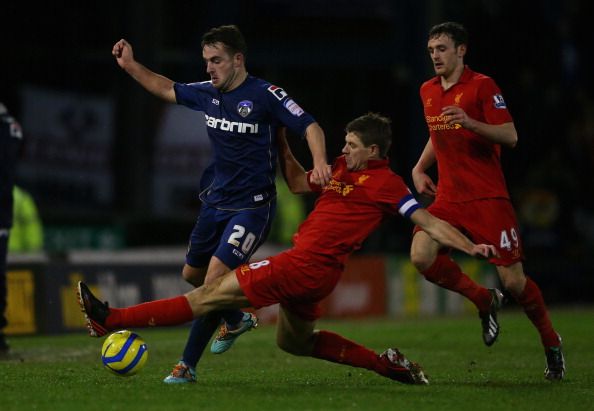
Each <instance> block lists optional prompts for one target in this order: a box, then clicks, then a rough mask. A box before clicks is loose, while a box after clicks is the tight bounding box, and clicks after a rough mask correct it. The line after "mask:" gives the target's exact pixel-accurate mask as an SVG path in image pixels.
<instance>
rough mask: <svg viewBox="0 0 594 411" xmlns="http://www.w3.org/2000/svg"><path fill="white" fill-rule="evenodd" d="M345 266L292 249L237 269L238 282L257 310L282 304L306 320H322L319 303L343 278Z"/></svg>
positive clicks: (329, 259)
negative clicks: (341, 277)
mask: <svg viewBox="0 0 594 411" xmlns="http://www.w3.org/2000/svg"><path fill="white" fill-rule="evenodd" d="M343 268H344V267H343V266H342V264H340V263H338V262H337V261H336V260H334V259H331V258H328V257H324V256H318V255H316V254H312V253H308V252H304V251H300V250H296V249H291V250H288V251H285V252H283V253H281V254H278V255H276V256H274V257H270V258H268V259H266V260H261V261H256V262H254V263H251V264H244V265H242V266H240V267H238V268H237V269H236V270H235V274H236V276H237V280H238V281H239V285H240V287H241V289H242V291H243V293H244V294H245V295H246V297H247V298H248V300H249V302H250V304H251V305H252V306H253V307H254V308H261V307H266V306H269V305H272V304H276V303H280V304H281V305H282V306H283V307H284V308H286V309H287V310H289V311H290V312H292V313H293V314H296V315H297V316H299V317H300V318H302V319H304V320H306V321H315V320H316V319H318V318H319V317H320V307H319V302H320V301H321V300H322V299H324V298H325V297H327V296H328V295H329V294H330V293H331V292H332V290H334V287H336V284H337V283H338V280H339V279H340V276H341V274H342V271H343Z"/></svg>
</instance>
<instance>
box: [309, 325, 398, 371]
mask: <svg viewBox="0 0 594 411" xmlns="http://www.w3.org/2000/svg"><path fill="white" fill-rule="evenodd" d="M311 356H312V357H314V358H320V359H322V360H326V361H331V362H335V363H339V364H347V365H350V366H352V367H359V368H366V369H368V370H371V371H376V372H378V373H379V374H382V375H384V374H385V373H386V372H387V370H386V367H385V366H384V365H383V364H382V363H381V362H380V361H379V356H378V355H377V354H376V353H375V352H373V351H372V350H370V349H368V348H366V347H363V346H362V345H359V344H357V343H355V342H353V341H350V340H347V339H346V338H344V337H342V336H340V335H338V334H335V333H333V332H330V331H318V332H317V336H316V342H315V345H314V349H313V352H312V354H311Z"/></svg>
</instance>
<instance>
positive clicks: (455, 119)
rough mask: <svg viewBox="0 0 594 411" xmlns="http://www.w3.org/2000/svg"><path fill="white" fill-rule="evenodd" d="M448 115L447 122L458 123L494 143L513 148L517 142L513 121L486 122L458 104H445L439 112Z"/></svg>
mask: <svg viewBox="0 0 594 411" xmlns="http://www.w3.org/2000/svg"><path fill="white" fill-rule="evenodd" d="M441 114H442V115H444V116H448V117H449V119H448V121H447V123H448V124H451V125H454V124H460V125H461V126H462V127H464V128H465V129H467V130H470V131H472V132H474V133H476V134H478V135H480V136H481V137H483V138H485V139H487V140H489V141H490V142H492V143H495V144H501V145H504V146H508V147H510V148H513V147H515V146H516V144H517V143H518V133H517V132H516V126H515V125H514V123H513V122H511V121H510V122H508V123H503V124H488V123H483V122H482V121H479V120H476V119H474V118H472V117H470V116H469V115H468V114H466V112H465V111H464V110H463V109H462V108H461V107H458V106H445V107H444V108H443V110H442V112H441Z"/></svg>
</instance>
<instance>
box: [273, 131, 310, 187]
mask: <svg viewBox="0 0 594 411" xmlns="http://www.w3.org/2000/svg"><path fill="white" fill-rule="evenodd" d="M286 131H287V129H286V128H284V127H281V128H279V129H278V132H277V134H276V141H277V144H278V159H279V163H280V167H281V171H282V173H283V176H284V177H285V181H286V182H287V186H288V187H289V190H291V193H293V194H303V193H308V192H310V191H311V188H310V187H309V184H308V183H307V173H306V171H305V169H304V168H303V166H302V165H301V163H299V161H297V159H296V158H295V156H294V155H293V152H292V151H291V147H289V143H288V142H287V136H286Z"/></svg>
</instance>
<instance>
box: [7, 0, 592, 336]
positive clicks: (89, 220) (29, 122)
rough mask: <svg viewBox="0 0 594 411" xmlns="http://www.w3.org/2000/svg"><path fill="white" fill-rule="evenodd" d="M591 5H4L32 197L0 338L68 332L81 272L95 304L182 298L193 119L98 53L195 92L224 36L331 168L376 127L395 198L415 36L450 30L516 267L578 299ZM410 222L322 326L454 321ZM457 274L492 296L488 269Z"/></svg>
mask: <svg viewBox="0 0 594 411" xmlns="http://www.w3.org/2000/svg"><path fill="white" fill-rule="evenodd" d="M32 4H34V6H32ZM593 7H594V6H592V3H591V2H589V1H585V0H568V1H561V0H557V1H556V0H543V1H534V2H533V1H529V2H519V3H518V2H513V1H511V0H501V1H495V0H492V1H489V0H482V1H477V0H458V1H443V0H418V1H415V0H406V1H390V0H365V1H360V0H352V1H348V0H335V1H309V0H305V1H300V2H296V1H287V0H279V1H271V0H255V1H247V0H246V1H236V0H228V1H221V2H216V1H209V2H207V1H164V0H146V1H143V2H135V1H118V2H115V1H114V2H111V1H107V2H71V1H54V2H51V4H49V3H47V2H46V3H44V4H38V3H31V2H28V1H20V2H17V1H8V2H4V3H3V5H2V15H3V17H4V18H3V20H4V21H5V23H3V26H2V27H0V30H2V42H3V49H4V54H3V58H2V72H3V73H4V74H3V76H2V77H3V79H2V82H1V83H0V101H3V102H4V103H5V104H6V105H7V107H8V108H9V110H10V111H11V112H12V113H13V114H14V115H15V116H16V117H17V118H18V119H19V120H20V121H21V123H22V125H23V128H24V131H25V136H26V145H25V151H24V158H23V160H22V163H21V167H20V169H19V174H18V184H19V186H21V187H23V188H24V189H26V190H27V191H28V192H29V193H30V194H31V195H32V196H33V198H34V199H35V202H36V204H37V206H38V209H39V213H40V216H41V220H42V222H43V229H44V248H43V250H41V251H39V252H36V253H12V254H11V255H10V256H9V264H10V274H9V317H10V319H11V326H10V327H11V328H9V329H8V330H7V331H8V332H9V333H30V332H48V331H56V330H71V329H78V328H80V326H81V324H80V322H81V320H80V315H79V313H78V311H77V308H76V306H75V304H74V299H73V294H72V289H73V287H72V285H73V284H74V283H75V282H76V281H77V280H78V279H80V278H85V279H86V280H87V281H89V282H90V283H91V284H95V286H96V287H97V290H98V292H99V293H100V294H101V295H102V296H103V297H104V298H106V299H109V300H110V302H112V304H113V305H119V304H130V303H134V302H138V301H140V300H142V299H146V298H154V297H164V296H167V295H169V294H172V293H178V292H179V291H181V290H184V289H185V285H184V284H182V283H181V280H179V278H178V277H179V274H178V273H179V271H180V268H181V265H182V264H183V261H184V259H183V258H184V248H185V245H184V244H185V243H186V240H187V237H188V234H189V232H190V231H191V228H192V226H193V223H194V219H195V217H196V214H197V208H198V207H199V202H198V200H197V185H198V180H199V176H200V173H201V171H202V170H203V169H204V168H205V167H206V165H207V164H208V161H209V156H210V153H209V143H208V140H207V138H206V136H205V132H204V128H203V127H204V126H203V124H201V121H203V120H202V119H203V118H202V116H200V115H199V114H198V113H195V112H191V111H189V110H186V109H183V108H181V109H180V108H178V107H176V106H170V105H166V104H164V103H162V102H161V101H160V100H158V99H157V98H155V97H152V96H151V95H149V94H148V93H147V92H146V91H144V90H143V89H142V88H141V87H140V86H139V85H138V84H136V83H135V82H134V81H133V80H132V79H130V78H129V77H128V76H127V75H126V74H125V73H124V72H122V70H120V69H119V67H118V66H117V64H116V63H115V62H114V60H113V58H112V56H111V47H112V45H113V44H114V43H115V41H117V40H119V39H120V38H122V37H123V38H126V39H128V40H129V41H130V42H131V43H132V45H133V46H134V52H135V56H136V58H137V59H138V60H139V61H140V62H142V63H143V64H145V65H146V66H147V67H149V68H151V69H152V70H154V71H156V72H159V73H163V74H165V75H166V76H168V77H169V78H171V79H174V80H177V81H181V82H191V81H198V80H205V79H206V78H207V77H206V75H205V72H204V66H203V64H202V61H201V52H200V38H201V35H202V34H203V32H204V31H206V30H207V29H208V28H210V27H213V26H216V25H220V24H230V23H234V24H237V25H239V27H240V28H241V29H242V31H243V33H244V35H245V37H246V39H247V42H248V56H247V66H248V71H249V72H250V73H251V74H253V75H255V76H258V77H262V78H265V79H267V80H269V81H271V82H273V83H275V84H278V85H280V86H282V87H283V88H285V90H287V91H288V92H289V94H290V95H291V96H292V97H294V98H295V99H296V100H297V101H298V102H300V104H301V105H302V106H303V107H304V108H305V109H306V110H308V111H309V112H311V113H312V114H313V115H314V116H315V117H316V118H317V120H318V121H319V122H320V124H321V125H322V127H323V128H324V130H325V132H326V136H327V147H328V155H329V157H330V158H333V157H334V156H335V155H338V153H339V150H340V148H341V147H342V143H343V127H344V125H345V124H346V122H348V121H349V120H350V119H352V118H354V117H355V116H358V115H361V114H363V113H365V112H367V111H378V112H381V113H383V114H385V115H388V116H390V117H391V118H392V120H393V123H394V131H395V141H394V145H393V148H392V152H391V160H392V166H393V168H394V170H396V171H397V172H398V173H399V174H400V175H402V176H403V177H404V178H405V180H406V181H407V182H408V183H409V186H410V187H411V188H412V183H411V181H410V170H411V168H412V166H413V165H414V163H415V162H416V159H417V157H418V155H419V153H420V151H421V150H422V147H423V146H424V144H425V142H426V138H427V131H426V127H425V124H424V122H423V118H422V111H421V105H420V103H419V98H418V88H419V86H420V84H421V83H422V81H424V80H425V79H426V78H428V77H430V76H431V75H432V68H431V66H430V64H429V63H430V62H429V59H428V57H427V55H426V52H425V49H426V33H427V31H428V29H429V28H430V27H431V26H432V25H433V24H436V23H438V22H441V21H445V20H456V21H460V22H461V23H463V24H465V25H466V27H467V28H468V30H469V32H470V36H471V40H470V45H469V54H468V55H467V62H468V64H469V65H470V66H471V67H472V68H474V69H475V70H477V71H480V72H484V73H486V74H489V75H491V76H493V77H494V78H495V79H496V81H497V82H498V83H499V85H500V86H501V88H502V89H503V92H504V96H505V97H506V100H507V103H508V105H509V107H510V110H511V112H512V115H513V116H514V120H515V122H516V127H517V129H518V131H519V138H520V142H519V144H518V146H517V148H516V149H515V150H504V153H503V161H504V167H505V171H506V176H507V181H508V185H509V188H510V192H511V194H512V196H513V200H514V203H515V205H516V209H517V212H518V217H519V219H520V222H521V225H522V231H523V233H522V234H523V238H524V245H525V249H526V254H527V261H526V268H527V272H528V273H529V274H532V275H533V276H534V278H535V279H536V281H537V282H538V283H539V284H540V285H541V287H542V289H543V292H544V294H545V297H546V298H547V300H548V301H549V303H550V304H551V305H562V304H565V305H567V304H591V303H593V302H594V258H593V254H594V253H593V251H594V195H592V193H593V192H594V179H593V178H592V176H593V175H594V92H593V90H594V84H593V81H594V80H593V77H592V74H591V73H593V72H594V67H593V66H594V62H593V59H592V56H591V53H590V52H589V49H588V47H589V46H591V44H590V43H591V38H592V31H591V19H592V16H594V10H593ZM292 145H293V147H294V149H295V151H296V152H297V155H298V157H299V158H300V159H301V160H302V161H303V162H304V164H306V165H309V164H310V160H309V157H308V152H307V147H306V146H305V145H304V144H303V143H302V142H299V141H298V139H297V138H294V139H293V144H292ZM294 201H295V200H294V199H292V198H291V197H290V196H289V197H285V196H281V198H280V202H279V207H280V208H281V209H283V207H285V208H286V209H289V208H290V209H291V210H292V211H287V212H286V213H283V212H282V211H281V212H280V213H279V214H280V215H281V217H280V218H277V227H276V228H277V229H276V231H275V232H274V233H273V236H272V238H271V239H270V241H269V243H268V244H267V245H266V247H264V249H263V250H262V251H261V252H260V254H259V255H261V256H262V255H266V254H268V253H274V252H276V251H277V250H279V249H282V248H284V247H286V246H287V241H288V236H287V234H290V233H289V232H288V231H289V230H288V229H287V227H293V226H294V224H296V223H297V222H298V220H299V218H300V217H299V216H300V215H301V214H302V213H304V212H306V211H307V210H309V209H310V208H311V206H312V204H313V199H312V198H309V197H306V198H303V200H302V201H303V203H301V204H295V203H294ZM300 207H301V210H302V211H300ZM411 228H412V227H411V226H410V224H409V223H408V222H406V221H404V220H402V219H394V220H393V221H389V222H387V223H386V224H385V225H384V226H383V227H382V228H381V229H380V230H378V232H376V233H375V234H374V235H373V236H372V237H371V238H370V239H369V240H368V241H367V243H366V245H365V248H364V249H363V250H362V251H361V252H360V253H358V254H357V256H355V257H354V258H353V259H352V263H351V266H349V269H348V272H347V274H346V276H345V279H344V281H343V282H341V285H340V286H339V288H338V289H337V291H336V293H335V295H334V296H333V297H331V301H329V302H328V304H327V307H326V308H327V311H328V312H329V314H332V315H334V316H341V315H348V316H362V315H385V314H394V315H396V314H415V313H436V312H462V311H465V310H467V311H470V312H472V309H471V308H470V307H467V306H465V305H464V304H463V303H462V301H460V300H459V299H457V298H456V297H455V296H452V295H449V294H445V293H444V292H443V291H442V290H437V289H436V288H435V287H432V286H429V285H427V284H424V283H423V282H422V281H421V279H420V277H419V276H418V275H416V274H415V273H414V269H412V267H411V266H410V264H409V263H408V262H407V252H408V246H409V242H410V231H411ZM290 230H291V233H292V230H293V228H291V229H290ZM464 264H465V267H466V270H467V271H468V272H469V273H471V274H472V275H474V276H476V278H478V279H479V280H480V281H482V282H484V283H489V284H493V283H494V282H495V278H494V275H493V272H492V270H491V269H490V268H489V267H488V266H485V265H483V264H480V263H479V262H476V261H472V260H466V261H465V262H464ZM270 315H273V314H270Z"/></svg>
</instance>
